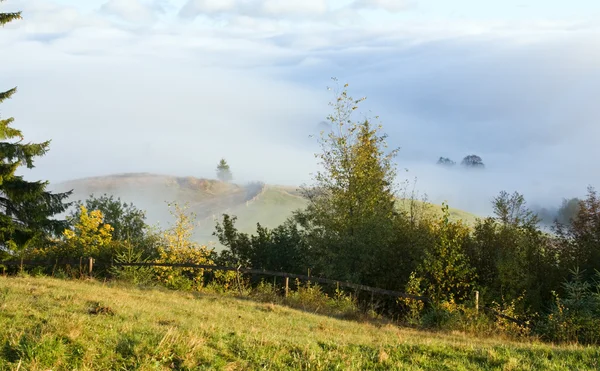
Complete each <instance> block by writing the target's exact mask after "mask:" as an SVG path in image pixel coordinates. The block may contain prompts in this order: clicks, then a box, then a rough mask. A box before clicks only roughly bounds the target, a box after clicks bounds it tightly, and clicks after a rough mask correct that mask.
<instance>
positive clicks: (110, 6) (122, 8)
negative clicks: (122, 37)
mask: <svg viewBox="0 0 600 371" xmlns="http://www.w3.org/2000/svg"><path fill="white" fill-rule="evenodd" d="M100 11H101V12H103V13H105V14H109V15H113V16H116V17H119V18H121V19H123V20H125V21H127V22H132V23H148V22H153V21H155V20H156V18H157V15H158V13H162V12H163V11H164V10H163V9H162V8H161V6H160V5H159V3H158V2H153V3H150V2H143V1H142V0H109V1H108V2H106V3H104V4H103V5H102V6H101V7H100Z"/></svg>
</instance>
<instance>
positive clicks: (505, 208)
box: [492, 191, 540, 226]
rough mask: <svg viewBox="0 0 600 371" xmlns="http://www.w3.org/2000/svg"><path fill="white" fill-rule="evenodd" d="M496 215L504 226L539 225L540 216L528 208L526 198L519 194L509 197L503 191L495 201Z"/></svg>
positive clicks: (515, 193)
mask: <svg viewBox="0 0 600 371" xmlns="http://www.w3.org/2000/svg"><path fill="white" fill-rule="evenodd" d="M492 204H493V207H494V214H495V215H496V218H497V219H498V220H499V221H500V222H501V223H503V224H504V225H512V226H534V225H536V224H538V223H539V221H540V220H539V218H538V216H537V215H536V214H535V213H534V212H533V211H531V210H529V209H528V208H527V207H526V202H525V197H523V195H522V194H519V193H518V192H514V193H513V194H512V195H509V194H508V192H506V191H501V192H500V194H499V195H498V196H497V197H496V198H494V201H493V203H492Z"/></svg>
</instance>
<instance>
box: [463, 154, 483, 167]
mask: <svg viewBox="0 0 600 371" xmlns="http://www.w3.org/2000/svg"><path fill="white" fill-rule="evenodd" d="M460 164H461V165H462V166H465V167H474V168H484V167H485V165H484V164H483V160H482V159H481V157H479V156H477V155H469V156H466V157H465V158H463V160H462V162H461V163H460Z"/></svg>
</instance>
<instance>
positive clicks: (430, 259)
mask: <svg viewBox="0 0 600 371" xmlns="http://www.w3.org/2000/svg"><path fill="white" fill-rule="evenodd" d="M449 215H450V214H449V212H448V205H445V204H444V205H443V216H442V218H441V219H440V220H439V221H438V222H437V223H436V224H434V225H433V232H434V235H435V236H436V241H435V243H434V244H432V245H431V248H430V249H429V250H428V251H426V252H425V256H424V258H423V261H422V262H421V264H420V265H419V266H418V267H417V270H416V275H415V276H413V278H414V279H417V280H419V282H420V287H421V292H422V293H423V294H425V295H426V296H428V297H429V298H431V299H432V300H433V301H434V302H435V303H444V302H454V301H459V302H460V301H463V300H465V299H466V298H467V296H468V295H469V294H470V292H471V288H472V286H473V284H474V282H475V277H476V274H475V270H474V269H473V268H472V267H471V265H470V264H469V260H468V258H467V256H466V254H465V252H464V250H463V246H464V242H465V240H466V239H467V238H468V234H469V230H468V228H467V227H465V226H464V225H462V223H460V222H451V221H450V220H449ZM410 285H411V284H410V283H409V286H410ZM412 286H415V285H414V284H412Z"/></svg>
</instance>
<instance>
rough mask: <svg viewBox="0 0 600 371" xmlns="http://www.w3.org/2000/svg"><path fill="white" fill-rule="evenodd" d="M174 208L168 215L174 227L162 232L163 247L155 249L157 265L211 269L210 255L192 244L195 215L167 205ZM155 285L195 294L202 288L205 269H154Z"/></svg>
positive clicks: (175, 205)
mask: <svg viewBox="0 0 600 371" xmlns="http://www.w3.org/2000/svg"><path fill="white" fill-rule="evenodd" d="M169 206H170V207H174V209H175V210H174V211H173V210H172V211H171V214H172V215H173V216H174V217H175V225H174V226H173V227H172V228H171V229H169V230H167V231H165V232H164V234H163V241H162V246H160V247H159V248H158V254H159V257H158V259H157V261H156V262H157V263H173V264H176V263H189V264H195V265H213V264H214V263H213V261H212V260H211V256H212V251H211V250H209V249H208V248H207V247H206V246H201V245H199V244H198V243H196V242H193V241H192V240H191V238H192V233H193V230H194V226H193V222H194V220H195V215H194V214H193V213H190V214H188V213H187V212H186V209H187V207H185V206H184V207H180V206H179V205H177V204H169ZM154 272H155V274H156V277H157V279H158V281H159V282H160V283H161V284H163V285H165V286H167V287H169V288H173V289H184V290H189V289H193V290H198V289H200V288H201V287H202V286H203V285H204V280H203V277H204V269H201V268H185V267H183V268H179V267H175V268H174V267H155V268H154Z"/></svg>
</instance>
